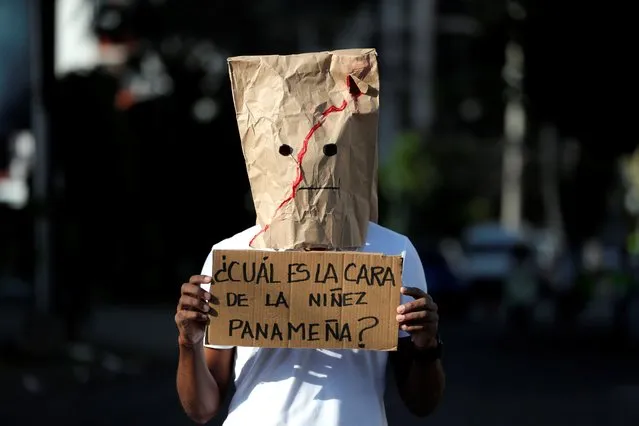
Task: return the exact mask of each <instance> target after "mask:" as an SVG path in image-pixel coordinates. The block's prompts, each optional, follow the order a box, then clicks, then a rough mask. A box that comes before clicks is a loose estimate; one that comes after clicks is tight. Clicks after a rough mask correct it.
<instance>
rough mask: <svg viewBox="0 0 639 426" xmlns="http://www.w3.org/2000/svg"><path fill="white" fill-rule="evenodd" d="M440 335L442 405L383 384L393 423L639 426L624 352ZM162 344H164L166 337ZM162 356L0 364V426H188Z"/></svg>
mask: <svg viewBox="0 0 639 426" xmlns="http://www.w3.org/2000/svg"><path fill="white" fill-rule="evenodd" d="M168 317H169V320H167V321H166V322H167V324H169V325H170V316H168ZM442 334H443V336H444V337H445V342H446V353H445V365H446V370H447V375H448V387H447V390H446V396H445V400H444V402H443V404H442V406H441V407H440V408H439V410H438V411H437V412H436V413H435V414H434V415H433V416H431V417H429V418H427V419H415V418H413V417H411V416H410V415H409V414H407V412H406V411H405V409H404V408H403V405H402V403H401V402H400V401H399V398H398V396H397V394H396V393H395V392H394V390H393V388H392V387H391V388H390V389H391V390H390V392H388V394H387V407H388V408H387V411H388V417H389V423H390V424H391V425H397V426H400V425H401V426H410V425H421V424H428V425H446V426H462V425H463V426H466V425H468V426H473V425H490V426H526V425H531V426H554V425H557V426H567V425H579V426H595V425H606V426H622V425H623V426H625V425H628V426H636V425H638V424H639V361H636V360H633V355H632V354H629V353H626V354H624V353H621V354H611V353H603V352H601V351H599V350H597V349H596V348H594V347H593V349H592V350H587V349H586V348H581V349H579V350H576V349H575V350H567V349H565V348H563V349H561V350H559V349H554V348H553V347H549V345H547V344H541V343H540V344H535V345H534V346H530V345H528V346H523V345H520V346H513V347H510V348H509V347H504V345H502V344H498V343H497V342H496V337H495V335H494V333H491V332H490V330H489V328H488V329H487V327H485V326H484V327H478V326H471V325H450V324H448V325H447V326H446V327H444V330H443V332H442ZM169 337H170V339H171V341H172V339H173V335H170V336H169ZM120 338H122V337H121V336H120ZM168 341H169V340H168V338H167V342H168ZM156 343H157V347H158V348H159V347H160V344H159V342H156ZM155 350H159V349H155V348H154V351H155ZM167 351H168V352H167V353H166V354H165V355H166V357H165V358H164V359H163V360H160V361H159V362H158V361H156V362H154V363H145V362H144V361H137V362H134V361H136V360H135V359H134V358H125V359H124V360H123V361H122V362H119V363H118V361H117V357H113V356H111V357H112V358H111V359H110V361H109V355H101V356H99V357H96V360H99V362H97V361H95V362H94V364H87V363H85V364H84V365H85V367H84V368H78V367H77V365H76V366H75V367H71V366H68V365H60V366H58V367H56V368H53V367H46V368H45V367H42V368H39V369H38V368H31V369H21V370H20V371H16V370H15V369H13V370H10V369H9V368H8V367H7V366H6V365H5V366H4V367H2V366H1V365H0V374H1V375H2V376H1V377H2V379H1V380H2V388H1V389H0V396H1V397H2V403H1V405H0V425H3V426H5V425H6V426H13V425H16V426H26V425H31V424H33V425H36V424H38V425H40V424H43V423H45V424H54V423H56V424H64V425H67V426H71V425H118V426H126V425H148V424H154V425H172V426H179V425H189V424H193V423H191V422H190V421H188V420H187V419H186V418H185V416H184V414H183V413H182V411H181V409H180V407H179V404H178V400H177V396H176V393H175V379H174V371H175V364H174V354H175V352H174V351H173V350H172V349H171V348H167ZM634 359H637V358H636V357H635V358H634ZM211 424H218V422H212V423H211Z"/></svg>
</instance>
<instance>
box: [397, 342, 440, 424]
mask: <svg viewBox="0 0 639 426" xmlns="http://www.w3.org/2000/svg"><path fill="white" fill-rule="evenodd" d="M434 344H436V343H434ZM416 351H417V349H416V348H415V346H414V345H413V343H412V342H411V339H410V337H405V338H401V339H399V344H398V348H397V352H391V355H390V357H391V364H392V366H393V369H394V372H395V380H396V381H397V388H398V390H399V395H400V396H401V398H402V400H403V401H404V404H406V407H407V408H408V410H409V411H410V412H411V413H413V414H414V415H416V416H419V417H425V416H427V415H429V414H431V413H432V412H433V411H435V409H436V408H437V406H438V405H439V403H440V401H441V398H442V395H443V394H444V387H445V382H446V379H445V375H444V368H443V366H442V362H441V360H439V359H437V360H434V361H430V362H429V361H424V360H422V359H420V357H419V356H418V355H417V354H416Z"/></svg>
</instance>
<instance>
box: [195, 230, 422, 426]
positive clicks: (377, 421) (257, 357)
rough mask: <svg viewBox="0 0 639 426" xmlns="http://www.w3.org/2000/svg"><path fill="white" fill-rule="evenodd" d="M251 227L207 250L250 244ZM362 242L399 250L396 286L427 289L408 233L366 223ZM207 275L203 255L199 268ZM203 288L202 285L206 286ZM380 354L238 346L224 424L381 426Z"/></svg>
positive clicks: (374, 248)
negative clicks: (401, 259) (400, 271)
mask: <svg viewBox="0 0 639 426" xmlns="http://www.w3.org/2000/svg"><path fill="white" fill-rule="evenodd" d="M258 231H259V227H257V226H254V227H251V228H249V229H247V230H245V231H243V232H240V233H239V234H237V235H235V236H233V237H231V238H229V239H226V240H224V241H221V242H219V243H218V244H215V245H214V246H213V249H214V250H221V249H235V250H240V249H249V242H250V240H251V238H253V236H255V234H256V233H257V232H258ZM366 241H367V242H366V245H365V246H364V247H362V248H361V249H360V250H359V251H362V252H374V253H384V254H387V255H400V254H401V255H402V256H403V257H404V266H403V268H404V270H403V275H402V276H403V285H405V286H409V287H418V288H421V289H422V290H424V291H426V277H425V275H424V269H423V267H422V263H421V260H420V259H419V256H418V254H417V251H416V250H415V247H414V246H413V244H412V243H411V242H410V240H409V239H408V238H407V237H405V236H404V235H401V234H398V233H396V232H393V231H391V230H389V229H386V228H384V227H382V226H379V225H377V224H374V223H370V225H369V227H368V235H367V238H366ZM211 273H212V254H211V253H209V256H208V258H207V259H206V262H205V264H204V267H203V268H202V274H203V275H209V276H210V275H211ZM203 287H204V288H205V289H206V290H207V291H208V290H209V287H210V285H209V284H207V285H204V286H203ZM397 291H399V288H398V289H397ZM401 297H402V301H401V303H406V302H408V301H410V300H411V298H410V297H406V296H401ZM214 320H215V319H213V321H214ZM407 336H408V334H407V333H406V332H404V331H402V330H400V331H399V337H407ZM211 343H214V342H211ZM205 346H207V347H211V348H216V349H231V348H232V347H228V346H215V345H205ZM387 359H388V353H387V352H377V351H360V350H325V349H264V348H250V347H237V349H236V356H235V387H236V391H235V395H234V396H233V399H232V401H231V405H230V408H229V414H228V417H227V419H226V421H225V422H224V426H247V425H260V426H313V425H321V426H337V425H344V426H360V425H361V426H386V425H387V422H386V412H385V409H384V390H385V386H386V362H387Z"/></svg>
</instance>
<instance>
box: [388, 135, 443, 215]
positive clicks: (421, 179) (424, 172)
mask: <svg viewBox="0 0 639 426" xmlns="http://www.w3.org/2000/svg"><path fill="white" fill-rule="evenodd" d="M438 182H439V173H438V171H437V168H436V166H435V164H434V161H433V159H432V158H431V156H430V155H429V153H428V151H427V149H426V146H425V144H424V142H423V139H422V138H421V137H420V136H419V135H418V134H417V133H404V134H402V135H400V136H399V137H398V138H397V141H396V142H395V144H394V145H393V150H392V152H391V154H390V158H389V160H388V161H387V162H386V163H385V164H384V165H383V166H382V167H381V169H380V189H381V191H382V193H383V196H384V198H386V199H388V200H389V201H391V202H397V201H402V202H407V203H409V204H411V205H413V206H415V205H419V204H421V203H423V202H424V201H425V200H426V199H427V197H428V196H429V195H430V194H431V193H432V191H433V189H434V188H435V187H436V186H437V184H438Z"/></svg>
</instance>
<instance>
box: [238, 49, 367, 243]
mask: <svg viewBox="0 0 639 426" xmlns="http://www.w3.org/2000/svg"><path fill="white" fill-rule="evenodd" d="M228 63H229V73H230V77H231V85H232V89H233V100H234V104H235V111H236V116H237V124H238V127H239V131H240V138H241V140H242V150H243V153H244V158H245V160H246V168H247V172H248V176H249V181H250V184H251V193H252V195H253V201H254V203H255V210H256V213H257V223H258V225H259V226H260V227H261V231H260V232H259V233H258V234H257V235H256V236H255V237H254V238H253V240H252V241H251V246H252V247H254V248H273V249H298V248H303V247H311V246H312V247H325V248H356V247H360V246H362V245H363V244H364V242H365V241H366V231H367V229H368V222H369V221H377V123H378V110H379V73H378V68H377V53H376V51H375V50H374V49H351V50H338V51H333V52H321V53H305V54H298V55H285V56H280V55H269V56H239V57H233V58H229V60H228Z"/></svg>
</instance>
